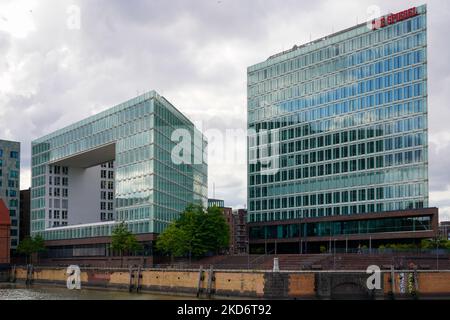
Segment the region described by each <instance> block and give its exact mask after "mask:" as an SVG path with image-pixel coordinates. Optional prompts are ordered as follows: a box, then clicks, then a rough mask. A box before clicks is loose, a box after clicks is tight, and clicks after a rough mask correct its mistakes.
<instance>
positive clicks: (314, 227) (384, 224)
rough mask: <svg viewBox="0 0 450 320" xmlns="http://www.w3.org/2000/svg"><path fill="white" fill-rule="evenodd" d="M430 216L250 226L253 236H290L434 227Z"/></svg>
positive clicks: (324, 235)
mask: <svg viewBox="0 0 450 320" xmlns="http://www.w3.org/2000/svg"><path fill="white" fill-rule="evenodd" d="M431 229H432V227H431V217H430V216H422V217H401V218H382V219H371V220H353V221H333V222H315V223H302V224H287V225H274V226H262V227H256V226H255V227H251V228H250V230H249V236H250V239H254V240H259V239H289V238H299V237H328V236H340V235H353V234H366V233H383V232H406V231H412V232H414V231H427V230H431Z"/></svg>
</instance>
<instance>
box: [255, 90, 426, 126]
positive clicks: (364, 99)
mask: <svg viewBox="0 0 450 320" xmlns="http://www.w3.org/2000/svg"><path fill="white" fill-rule="evenodd" d="M426 88H427V87H426V82H418V83H415V84H413V85H407V86H400V87H395V88H394V89H391V90H380V91H379V92H377V93H374V94H370V95H364V96H360V97H359V98H356V99H347V100H349V101H348V103H349V106H350V105H351V106H354V107H353V108H354V109H355V110H362V109H366V108H372V107H375V106H380V105H383V104H390V103H395V102H398V101H401V100H407V99H411V98H415V97H420V96H423V95H426V94H427V92H426ZM344 92H345V91H344ZM338 100H341V98H339V99H332V100H331V101H328V102H323V103H321V102H320V100H319V99H318V96H316V97H311V98H303V99H298V100H293V101H292V105H291V104H266V103H265V105H266V107H264V108H261V109H258V110H254V111H249V112H248V118H249V119H248V120H249V123H251V124H252V123H254V122H259V121H263V120H266V119H271V120H272V118H273V117H275V116H277V115H282V114H285V113H288V112H290V111H286V109H285V107H288V108H289V109H287V110H290V108H291V106H292V110H293V111H298V110H300V109H304V108H310V107H318V106H321V105H324V104H327V103H331V104H334V103H335V102H336V101H338ZM342 102H344V106H345V101H342ZM297 106H298V107H297ZM302 106H303V107H302ZM342 111H343V112H342V114H346V113H347V112H345V109H344V110H342ZM314 115H316V117H317V118H318V119H320V117H318V114H317V113H314V111H312V112H305V113H298V116H300V117H301V118H300V119H301V121H302V122H304V121H312V120H313V119H312V117H314ZM298 116H297V117H298Z"/></svg>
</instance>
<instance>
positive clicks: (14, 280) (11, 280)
mask: <svg viewBox="0 0 450 320" xmlns="http://www.w3.org/2000/svg"><path fill="white" fill-rule="evenodd" d="M9 281H10V282H16V265H13V267H12V269H11V275H10V277H9Z"/></svg>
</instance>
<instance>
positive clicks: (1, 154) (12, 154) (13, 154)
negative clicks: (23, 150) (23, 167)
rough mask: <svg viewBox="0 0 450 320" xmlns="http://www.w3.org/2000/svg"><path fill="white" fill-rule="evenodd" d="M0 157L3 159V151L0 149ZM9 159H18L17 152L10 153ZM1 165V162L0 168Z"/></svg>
mask: <svg viewBox="0 0 450 320" xmlns="http://www.w3.org/2000/svg"><path fill="white" fill-rule="evenodd" d="M0 157H3V149H0ZM9 157H10V158H11V159H19V151H10V152H9ZM2 163H3V162H1V163H0V166H1V165H2Z"/></svg>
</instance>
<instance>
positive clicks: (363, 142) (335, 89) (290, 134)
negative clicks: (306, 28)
mask: <svg viewBox="0 0 450 320" xmlns="http://www.w3.org/2000/svg"><path fill="white" fill-rule="evenodd" d="M417 12H418V15H417V16H415V17H412V18H410V19H407V20H404V21H401V22H397V23H395V24H392V25H389V26H386V27H384V28H381V29H377V30H372V29H370V28H368V27H367V25H366V24H361V25H358V26H356V27H354V28H351V29H348V30H344V31H342V32H338V33H336V34H333V35H331V36H328V37H325V38H323V39H320V40H317V41H314V42H312V43H309V44H306V45H303V46H300V47H297V46H296V47H294V48H293V49H291V50H289V51H286V52H282V53H280V54H277V55H274V56H272V57H270V58H269V59H267V60H266V61H264V62H262V63H259V64H256V65H254V66H251V67H249V68H248V88H247V90H248V101H247V103H248V129H249V136H248V159H249V163H248V209H249V214H248V220H249V222H260V221H261V222H262V221H275V220H287V219H299V218H308V217H325V216H335V215H350V214H359V213H369V212H383V211H391V210H402V209H412V208H423V207H428V167H427V164H428V141H427V133H428V130H427V107H428V106H427V21H426V6H425V5H424V6H420V7H418V8H417ZM268 163H271V167H270V170H266V169H265V167H266V166H267V164H268ZM274 163H275V164H276V165H275V166H274V165H273V164H274Z"/></svg>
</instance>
